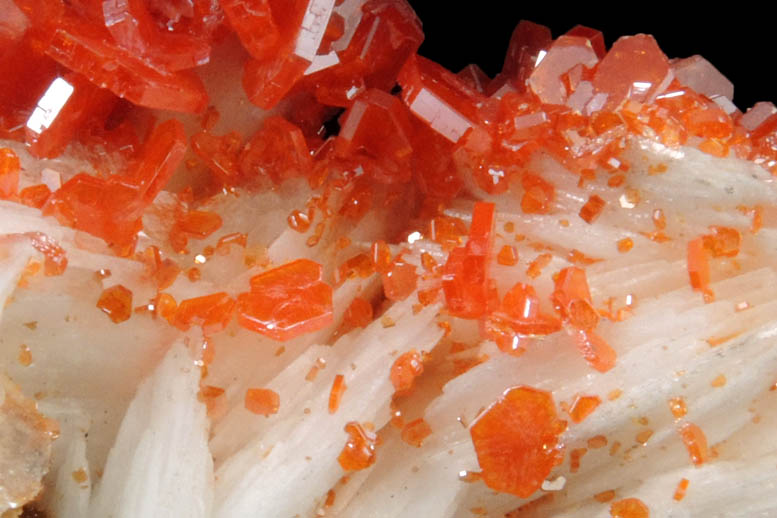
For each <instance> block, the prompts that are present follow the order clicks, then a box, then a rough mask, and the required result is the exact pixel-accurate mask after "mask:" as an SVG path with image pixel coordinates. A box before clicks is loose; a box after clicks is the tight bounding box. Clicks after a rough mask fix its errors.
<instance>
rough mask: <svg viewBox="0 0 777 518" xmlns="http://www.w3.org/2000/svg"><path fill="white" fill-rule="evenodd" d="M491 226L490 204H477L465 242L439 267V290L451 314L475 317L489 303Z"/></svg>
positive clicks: (492, 209) (492, 223)
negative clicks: (440, 279) (443, 295)
mask: <svg viewBox="0 0 777 518" xmlns="http://www.w3.org/2000/svg"><path fill="white" fill-rule="evenodd" d="M493 227H494V205H493V204H492V203H486V202H478V203H476V204H475V208H474V210H473V213H472V225H471V226H470V231H469V240H468V241H467V244H466V245H465V246H464V247H459V248H454V249H453V250H451V253H450V255H449V256H448V261H447V262H446V264H445V266H444V268H443V283H442V286H443V291H444V292H445V300H446V302H447V304H448V308H449V310H450V311H451V313H452V314H453V315H456V316H460V317H463V318H478V317H480V316H482V315H483V314H485V313H486V311H487V310H488V308H489V304H490V302H491V296H492V292H491V290H490V288H489V277H488V274H489V268H488V266H489V260H490V256H491V253H492V251H491V247H492V232H493Z"/></svg>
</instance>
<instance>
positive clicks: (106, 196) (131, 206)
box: [43, 120, 186, 255]
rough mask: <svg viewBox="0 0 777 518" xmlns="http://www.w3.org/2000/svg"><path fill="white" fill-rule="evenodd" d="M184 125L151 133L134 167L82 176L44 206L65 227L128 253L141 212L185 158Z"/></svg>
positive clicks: (174, 123)
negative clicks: (82, 232)
mask: <svg viewBox="0 0 777 518" xmlns="http://www.w3.org/2000/svg"><path fill="white" fill-rule="evenodd" d="M185 150H186V135H185V134H184V131H183V125H182V124H181V123H180V122H178V121H177V120H169V121H167V122H164V123H162V124H160V125H159V126H157V127H156V128H154V130H153V131H152V132H151V134H150V135H149V137H148V139H147V140H146V144H145V146H144V148H143V150H142V153H141V155H140V156H139V157H138V161H137V162H136V164H135V165H134V167H133V168H132V169H131V170H130V171H128V172H127V174H125V175H118V174H117V175H113V176H109V177H108V178H100V177H96V176H90V175H88V174H86V173H80V174H77V175H75V176H74V177H72V178H71V179H70V180H68V181H67V182H65V183H64V184H63V185H62V187H60V188H59V189H58V190H57V191H56V192H54V193H53V194H52V195H51V197H50V198H49V199H48V201H47V202H46V205H44V206H43V213H44V214H46V215H53V216H55V217H56V218H57V219H58V220H59V222H60V223H62V224H63V225H67V226H71V227H73V228H76V229H78V230H83V231H85V232H88V233H90V234H92V235H95V236H98V237H100V238H102V239H104V240H105V241H106V242H107V243H108V244H109V245H111V246H112V247H113V248H114V250H116V252H117V253H119V254H121V255H128V254H129V253H131V252H132V250H133V249H134V246H135V241H136V239H137V233H138V231H139V230H140V229H141V222H140V218H141V216H142V214H143V211H144V209H145V208H146V207H147V206H148V205H149V204H151V202H152V201H154V198H155V197H156V195H157V194H158V193H159V191H161V190H162V188H163V187H164V185H165V184H166V183H167V181H168V180H169V179H170V176H172V174H173V171H175V168H176V167H177V166H178V164H179V163H180V162H181V160H182V159H183V155H184V152H185Z"/></svg>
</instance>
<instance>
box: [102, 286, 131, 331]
mask: <svg viewBox="0 0 777 518" xmlns="http://www.w3.org/2000/svg"><path fill="white" fill-rule="evenodd" d="M97 307H98V308H100V309H101V310H102V311H103V313H105V314H106V315H108V318H110V319H111V320H112V321H113V322H114V323H115V324H119V323H121V322H124V321H125V320H129V318H130V317H131V316H132V292H131V291H130V290H128V289H127V288H125V287H124V286H122V285H121V284H117V285H115V286H111V287H110V288H106V289H104V290H103V292H102V294H101V295H100V298H99V299H98V301H97Z"/></svg>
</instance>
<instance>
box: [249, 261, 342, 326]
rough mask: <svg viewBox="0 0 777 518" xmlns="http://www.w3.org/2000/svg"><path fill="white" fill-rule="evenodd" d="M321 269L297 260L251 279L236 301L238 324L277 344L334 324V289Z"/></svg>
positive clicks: (316, 265) (308, 262)
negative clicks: (248, 286)
mask: <svg viewBox="0 0 777 518" xmlns="http://www.w3.org/2000/svg"><path fill="white" fill-rule="evenodd" d="M322 273H323V272H322V266H321V265H320V264H318V263H314V262H313V261H310V260H308V259H298V260H296V261H292V262H290V263H287V264H284V265H283V266H279V267H277V268H273V269H271V270H267V271H266V272H263V273H260V274H259V275H256V276H254V277H252V278H251V291H250V292H247V293H241V294H240V295H239V296H238V298H237V319H238V323H239V324H240V325H241V326H243V327H245V328H246V329H250V330H251V331H256V332H257V333H261V334H263V335H266V336H269V337H270V338H272V339H274V340H282V341H285V340H290V339H292V338H294V337H296V336H299V335H301V334H304V333H308V332H311V331H316V330H318V329H321V328H323V327H326V326H328V325H329V324H331V323H332V318H333V317H332V287H331V286H329V285H328V284H326V283H325V282H323V281H322V280H321V277H322Z"/></svg>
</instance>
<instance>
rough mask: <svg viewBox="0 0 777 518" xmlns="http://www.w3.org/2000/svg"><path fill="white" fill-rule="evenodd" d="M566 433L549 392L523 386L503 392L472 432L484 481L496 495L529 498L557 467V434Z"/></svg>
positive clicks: (561, 451) (560, 453)
mask: <svg viewBox="0 0 777 518" xmlns="http://www.w3.org/2000/svg"><path fill="white" fill-rule="evenodd" d="M565 429H566V422H564V421H561V420H559V419H558V418H557V416H556V408H555V404H554V402H553V397H552V396H551V395H550V394H549V393H548V392H544V391H541V390H537V389H534V388H531V387H525V386H520V387H514V388H511V389H509V390H507V391H506V392H505V393H504V395H503V396H502V397H501V398H500V399H499V400H498V401H496V402H495V403H494V404H493V405H491V406H490V407H489V408H488V409H487V410H486V411H485V412H483V413H482V414H481V415H480V416H479V417H478V418H477V421H475V423H474V424H473V425H472V426H471V427H470V435H471V436H472V442H473V444H474V446H475V452H476V453H477V457H478V464H479V465H480V468H481V469H482V471H483V476H482V478H483V481H484V482H485V483H486V485H488V487H490V488H491V489H494V490H496V491H501V492H505V493H511V494H514V495H516V496H518V497H520V498H528V497H529V496H530V495H532V494H533V493H534V492H535V491H537V490H538V489H539V488H540V486H541V485H542V482H543V481H544V480H545V479H546V478H547V476H548V475H549V474H550V472H551V470H552V469H553V468H554V467H556V466H558V465H559V464H561V462H562V460H563V458H564V448H563V445H562V444H561V443H560V442H559V435H560V434H561V433H562V432H563V431H564V430H565Z"/></svg>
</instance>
